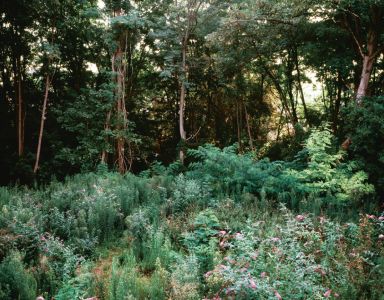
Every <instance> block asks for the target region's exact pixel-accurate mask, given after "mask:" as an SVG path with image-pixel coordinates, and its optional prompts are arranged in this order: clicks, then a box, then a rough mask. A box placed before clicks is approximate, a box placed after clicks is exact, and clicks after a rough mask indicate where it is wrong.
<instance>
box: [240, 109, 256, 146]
mask: <svg viewBox="0 0 384 300" xmlns="http://www.w3.org/2000/svg"><path fill="white" fill-rule="evenodd" d="M243 105H244V112H245V122H246V125H247V132H248V138H249V146H250V147H251V150H252V151H254V150H255V148H254V147H253V138H252V132H251V125H250V122H249V114H248V111H247V106H246V105H245V103H243Z"/></svg>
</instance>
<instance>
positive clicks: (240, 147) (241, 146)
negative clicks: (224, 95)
mask: <svg viewBox="0 0 384 300" xmlns="http://www.w3.org/2000/svg"><path fill="white" fill-rule="evenodd" d="M240 109H241V107H239V103H238V101H236V127H237V142H238V143H239V151H240V152H241V151H242V148H243V145H242V143H241V124H240Z"/></svg>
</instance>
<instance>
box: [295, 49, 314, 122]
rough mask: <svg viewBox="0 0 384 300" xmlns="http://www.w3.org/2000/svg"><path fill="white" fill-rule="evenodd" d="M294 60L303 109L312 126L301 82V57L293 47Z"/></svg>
mask: <svg viewBox="0 0 384 300" xmlns="http://www.w3.org/2000/svg"><path fill="white" fill-rule="evenodd" d="M293 60H294V63H295V68H296V73H297V85H298V88H299V93H300V97H301V103H302V104H303V109H304V117H305V119H306V120H307V123H308V125H309V126H311V123H310V122H311V121H310V120H309V115H308V109H307V105H306V103H305V97H304V91H303V86H302V84H301V72H300V67H299V58H298V55H297V49H296V48H294V49H293Z"/></svg>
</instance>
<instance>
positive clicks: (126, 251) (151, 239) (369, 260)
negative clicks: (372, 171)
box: [0, 129, 384, 300]
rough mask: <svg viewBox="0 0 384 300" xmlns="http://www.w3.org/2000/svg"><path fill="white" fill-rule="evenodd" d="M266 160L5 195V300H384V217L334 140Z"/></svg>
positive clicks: (216, 152)
mask: <svg viewBox="0 0 384 300" xmlns="http://www.w3.org/2000/svg"><path fill="white" fill-rule="evenodd" d="M255 156H257V155H256V154H254V153H253V154H249V155H238V154H236V149H235V147H230V148H226V149H224V150H220V149H217V148H215V147H213V146H206V147H201V148H199V149H198V150H193V151H191V152H190V157H191V159H192V160H193V163H191V164H190V165H189V167H188V169H187V170H183V172H181V171H180V170H181V169H182V167H181V166H180V165H178V164H173V165H171V166H170V167H168V168H165V167H163V166H162V165H160V164H155V165H153V167H152V168H151V169H150V170H148V171H146V172H143V173H142V174H141V176H135V175H132V174H126V175H124V176H122V175H119V174H117V173H110V172H108V171H107V170H105V168H104V167H103V166H100V168H99V171H98V172H97V173H89V174H82V175H77V176H75V177H73V178H69V179H67V180H66V181H65V182H64V183H58V182H52V183H51V184H50V185H48V186H46V187H44V188H35V189H28V188H22V187H15V188H1V189H0V207H1V217H0V258H1V263H0V299H34V298H35V297H36V296H37V295H42V296H44V297H45V298H46V299H51V298H52V297H54V299H56V300H64V299H68V300H69V299H85V298H87V297H97V298H98V299H111V300H114V299H116V300H121V299H203V298H205V299H325V298H330V299H336V298H338V299H381V297H382V295H383V293H384V282H383V278H384V265H383V262H384V250H383V243H384V216H383V215H380V213H379V212H377V211H376V212H375V210H374V208H371V207H369V203H373V198H374V188H373V186H372V185H370V184H368V183H367V176H366V174H365V173H364V172H362V171H359V170H358V169H357V165H356V164H355V163H354V162H353V161H352V162H351V161H348V160H347V159H346V158H345V153H343V152H342V151H340V150H338V149H337V147H333V143H332V135H331V134H330V131H329V130H328V129H325V130H322V131H314V132H313V133H312V134H311V136H310V137H309V139H308V140H307V142H306V143H305V147H304V150H303V151H301V152H300V153H298V154H297V156H296V158H295V160H293V161H290V162H284V161H276V162H270V161H268V160H266V159H264V160H256V159H255V158H254V157H255Z"/></svg>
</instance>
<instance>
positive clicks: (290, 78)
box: [286, 51, 299, 125]
mask: <svg viewBox="0 0 384 300" xmlns="http://www.w3.org/2000/svg"><path fill="white" fill-rule="evenodd" d="M291 52H292V51H289V52H288V61H287V71H286V76H287V85H288V97H289V104H290V106H291V112H292V123H293V125H296V124H297V123H298V122H299V118H298V117H297V110H296V103H295V102H296V101H295V98H294V97H293V75H292V71H293V62H292V53H291Z"/></svg>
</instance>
